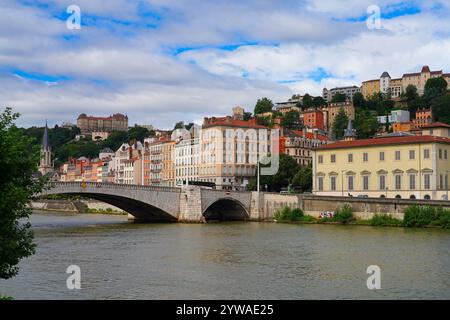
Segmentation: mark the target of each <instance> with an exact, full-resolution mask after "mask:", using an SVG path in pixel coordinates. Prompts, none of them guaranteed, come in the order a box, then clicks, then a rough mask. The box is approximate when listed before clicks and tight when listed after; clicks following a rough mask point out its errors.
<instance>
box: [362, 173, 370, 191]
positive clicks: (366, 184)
mask: <svg viewBox="0 0 450 320" xmlns="http://www.w3.org/2000/svg"><path fill="white" fill-rule="evenodd" d="M363 189H364V190H369V176H363Z"/></svg>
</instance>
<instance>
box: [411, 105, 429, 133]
mask: <svg viewBox="0 0 450 320" xmlns="http://www.w3.org/2000/svg"><path fill="white" fill-rule="evenodd" d="M432 121H433V114H432V112H431V109H421V110H417V111H416V118H415V119H414V120H412V122H413V127H415V128H420V127H422V126H424V125H427V124H430V123H431V122H432Z"/></svg>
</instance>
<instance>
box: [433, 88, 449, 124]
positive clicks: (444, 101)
mask: <svg viewBox="0 0 450 320" xmlns="http://www.w3.org/2000/svg"><path fill="white" fill-rule="evenodd" d="M431 109H432V110H433V120H434V121H439V122H443V123H447V124H450V93H447V94H445V95H443V96H441V97H439V98H437V99H435V100H433V102H432V103H431Z"/></svg>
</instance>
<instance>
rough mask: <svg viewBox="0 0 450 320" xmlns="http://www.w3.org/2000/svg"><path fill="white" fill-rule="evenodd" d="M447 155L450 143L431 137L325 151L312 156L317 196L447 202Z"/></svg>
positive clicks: (345, 143) (370, 142)
mask: <svg viewBox="0 0 450 320" xmlns="http://www.w3.org/2000/svg"><path fill="white" fill-rule="evenodd" d="M447 133H448V131H447ZM449 154H450V139H449V138H448V137H444V136H433V135H423V136H397V137H384V138H375V139H365V140H353V141H338V142H336V143H332V144H328V145H322V146H320V147H318V148H316V149H315V150H314V152H313V193H314V194H317V195H327V196H348V195H351V196H358V195H366V196H369V197H386V198H402V199H433V200H443V199H447V195H448V189H449V183H448V179H449V174H450V161H449V160H450V159H449Z"/></svg>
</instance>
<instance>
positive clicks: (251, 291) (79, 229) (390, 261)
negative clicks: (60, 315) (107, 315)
mask: <svg viewBox="0 0 450 320" xmlns="http://www.w3.org/2000/svg"><path fill="white" fill-rule="evenodd" d="M31 222H32V225H33V228H34V230H35V242H36V243H37V252H36V254H35V255H33V256H31V257H29V258H27V259H24V260H23V261H22V262H21V263H20V273H19V275H18V276H16V277H14V278H13V279H9V280H0V293H2V294H7V295H10V296H13V297H15V298H16V299H450V231H448V230H440V229H403V228H383V227H379V228H376V227H363V226H327V225H286V224H274V223H217V224H136V223H130V222H128V221H127V220H126V217H125V216H108V215H98V214H82V215H70V214H69V215H68V214H62V213H61V214H53V213H40V212H35V213H34V214H33V215H32V218H31ZM69 265H78V266H79V267H80V269H81V289H80V290H69V289H67V286H66V279H67V277H68V276H69V275H68V274H67V273H66V268H67V267H68V266H69ZM369 265H377V266H379V267H380V268H381V289H380V290H369V289H367V286H366V281H367V278H368V277H369V276H370V275H369V274H366V269H367V267H368V266H369Z"/></svg>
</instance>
